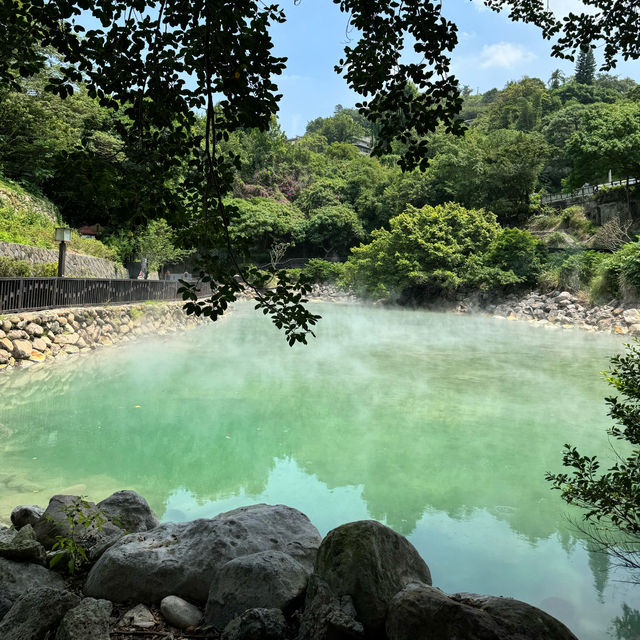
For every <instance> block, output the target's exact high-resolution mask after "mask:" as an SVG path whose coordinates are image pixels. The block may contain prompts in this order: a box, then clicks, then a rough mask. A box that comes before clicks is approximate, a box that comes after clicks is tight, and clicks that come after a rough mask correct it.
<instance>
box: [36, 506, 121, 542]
mask: <svg viewBox="0 0 640 640" xmlns="http://www.w3.org/2000/svg"><path fill="white" fill-rule="evenodd" d="M79 499H80V497H79V496H71V495H62V494H58V495H55V496H53V497H52V498H51V500H49V505H48V506H47V508H46V509H45V512H44V514H43V515H42V517H41V518H40V519H39V520H38V521H37V522H36V525H35V527H34V530H35V532H36V538H37V539H38V541H39V542H40V543H41V544H43V545H44V546H45V547H46V548H47V549H48V548H51V547H52V546H53V545H54V544H55V542H56V536H67V537H69V536H70V535H71V528H70V526H69V520H68V516H67V513H66V512H65V509H66V508H69V507H72V506H73V503H74V501H77V500H79ZM81 511H82V513H83V514H84V515H85V516H95V517H98V516H99V515H100V514H99V511H98V509H97V508H96V505H95V504H94V503H93V502H90V503H89V507H88V508H81ZM118 533H122V530H121V529H120V528H119V527H116V526H115V525H114V524H113V523H111V522H109V521H108V520H107V521H106V522H104V523H103V524H102V525H101V528H100V527H98V526H97V525H95V524H94V525H91V526H89V527H87V528H84V527H81V526H80V527H75V532H74V536H75V538H76V541H77V542H78V543H80V544H82V546H83V547H85V549H90V548H91V547H92V546H94V545H96V544H99V543H100V542H101V541H102V540H104V539H106V538H109V537H111V536H113V535H114V534H118Z"/></svg>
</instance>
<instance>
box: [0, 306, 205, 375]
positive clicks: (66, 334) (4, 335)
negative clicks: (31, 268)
mask: <svg viewBox="0 0 640 640" xmlns="http://www.w3.org/2000/svg"><path fill="white" fill-rule="evenodd" d="M201 321H202V322H203V321H204V320H201V319H197V318H195V317H194V316H188V315H186V313H185V312H184V311H183V310H182V303H181V302H167V303H161V304H130V305H121V306H114V307H80V308H74V309H55V310H51V311H35V312H29V313H16V314H9V315H0V370H2V369H8V368H12V367H28V366H32V365H34V364H38V363H43V362H46V361H50V360H57V359H60V358H66V357H68V356H70V355H75V354H79V353H87V352H90V351H91V350H93V349H98V348H102V347H106V346H111V345H113V344H116V343H118V342H126V341H129V340H133V339H135V338H137V337H140V336H144V335H150V334H165V333H169V332H173V331H177V330H178V329H180V328H185V327H188V326H193V325H194V324H196V322H201Z"/></svg>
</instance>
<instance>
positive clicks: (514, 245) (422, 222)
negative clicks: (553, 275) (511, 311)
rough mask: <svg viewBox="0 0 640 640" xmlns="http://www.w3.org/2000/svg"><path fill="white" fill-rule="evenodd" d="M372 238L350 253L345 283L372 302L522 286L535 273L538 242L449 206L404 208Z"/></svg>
mask: <svg viewBox="0 0 640 640" xmlns="http://www.w3.org/2000/svg"><path fill="white" fill-rule="evenodd" d="M372 238H373V240H372V242H371V243H369V244H367V245H360V246H359V247H356V248H354V249H352V256H351V257H350V258H349V260H348V262H347V263H346V265H345V281H346V283H347V284H348V285H350V286H352V287H353V288H354V289H355V290H356V291H359V292H361V293H364V294H365V295H368V296H372V297H376V298H385V297H388V296H390V295H393V296H398V295H401V294H402V293H403V292H405V293H406V292H407V291H409V290H413V291H420V292H421V293H422V294H426V295H447V294H450V293H452V292H454V291H455V290H457V289H462V288H479V289H490V288H495V287H501V286H505V285H515V284H524V283H527V282H530V281H532V280H533V279H535V274H536V273H537V271H538V270H539V264H540V248H539V242H538V241H537V240H535V239H534V238H533V237H532V236H531V235H530V234H529V233H528V232H526V231H519V230H517V229H502V227H501V226H500V225H499V224H498V222H497V219H496V216H495V215H494V214H493V213H491V212H489V211H485V210H484V209H466V208H465V207H462V206H461V205H459V204H456V203H453V202H450V203H447V204H444V205H440V206H437V207H431V206H425V207H422V208H421V209H417V208H416V207H413V206H409V207H407V209H406V211H405V212H404V213H402V214H400V215H399V216H397V217H395V218H392V219H391V220H390V229H388V230H387V229H378V230H376V231H374V232H373V233H372Z"/></svg>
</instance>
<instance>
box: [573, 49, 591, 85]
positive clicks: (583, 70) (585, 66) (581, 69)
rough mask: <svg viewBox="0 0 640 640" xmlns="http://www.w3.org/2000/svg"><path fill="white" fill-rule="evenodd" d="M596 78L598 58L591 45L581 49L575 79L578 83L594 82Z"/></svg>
mask: <svg viewBox="0 0 640 640" xmlns="http://www.w3.org/2000/svg"><path fill="white" fill-rule="evenodd" d="M595 79H596V58H595V56H594V55H593V49H592V48H591V47H585V48H583V49H581V50H580V53H579V54H578V59H577V60H576V75H575V80H576V82H577V83H578V84H593V82H594V80H595Z"/></svg>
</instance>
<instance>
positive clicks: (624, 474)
mask: <svg viewBox="0 0 640 640" xmlns="http://www.w3.org/2000/svg"><path fill="white" fill-rule="evenodd" d="M611 364H612V365H613V366H612V369H611V370H610V371H609V372H608V373H607V374H606V379H607V382H608V383H609V385H610V386H612V387H613V388H614V389H615V390H616V391H617V392H618V394H619V395H617V396H610V397H608V398H606V403H607V405H608V407H609V416H610V417H611V418H612V419H613V421H614V425H613V426H612V427H611V428H610V429H609V430H608V433H609V435H611V436H612V437H613V438H614V439H616V440H617V441H618V442H619V443H620V447H619V450H618V451H616V453H617V462H616V463H615V464H614V465H613V466H611V467H609V468H608V469H606V470H605V471H602V470H601V465H600V461H599V460H598V458H597V457H596V456H584V455H581V454H580V453H579V452H578V450H577V449H576V448H575V447H572V446H571V445H568V444H567V445H565V453H564V457H563V465H564V466H565V467H567V469H569V472H568V473H555V474H554V473H548V474H547V480H549V482H551V484H552V486H553V488H554V489H556V490H558V491H560V494H561V496H562V498H563V500H565V501H566V502H568V503H569V504H573V505H577V506H578V507H581V508H582V509H585V511H586V513H585V514H584V516H583V517H584V523H585V525H584V526H583V527H582V528H583V529H584V530H585V532H586V533H587V534H588V535H589V537H590V538H591V540H592V541H594V542H595V543H596V544H597V545H599V546H600V547H601V548H602V549H603V550H605V551H607V552H608V553H610V554H611V555H612V556H613V557H614V558H616V559H617V560H618V561H619V562H620V563H621V564H622V565H623V566H626V567H630V568H633V569H638V568H640V552H639V551H638V549H639V546H638V545H639V543H640V518H639V517H638V514H639V513H640V349H639V348H638V344H637V342H636V343H635V344H632V345H627V351H626V353H625V354H621V355H617V356H615V357H614V358H612V360H611Z"/></svg>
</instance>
